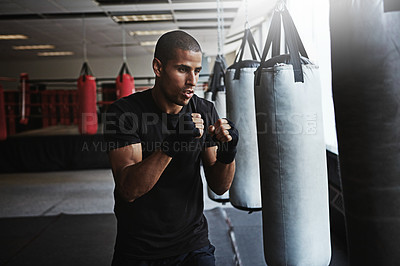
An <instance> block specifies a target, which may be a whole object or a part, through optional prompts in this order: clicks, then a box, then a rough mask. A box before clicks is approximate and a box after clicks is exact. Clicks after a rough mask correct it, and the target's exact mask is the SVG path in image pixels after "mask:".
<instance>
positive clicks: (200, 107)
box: [192, 94, 214, 111]
mask: <svg viewBox="0 0 400 266" xmlns="http://www.w3.org/2000/svg"><path fill="white" fill-rule="evenodd" d="M192 100H193V103H194V105H195V106H196V109H197V111H211V110H212V109H213V108H214V104H213V103H212V102H210V101H208V100H206V99H203V98H200V97H199V96H197V95H196V94H194V95H193V97H192Z"/></svg>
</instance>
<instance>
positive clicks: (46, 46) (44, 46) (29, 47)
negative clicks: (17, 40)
mask: <svg viewBox="0 0 400 266" xmlns="http://www.w3.org/2000/svg"><path fill="white" fill-rule="evenodd" d="M54 48H56V47H55V46H54V45H50V44H40V45H19V46H13V49H14V50H43V49H54Z"/></svg>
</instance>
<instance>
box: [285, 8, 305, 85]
mask: <svg viewBox="0 0 400 266" xmlns="http://www.w3.org/2000/svg"><path fill="white" fill-rule="evenodd" d="M282 20H283V27H284V29H285V42H286V46H287V47H288V49H289V54H290V61H289V62H290V63H291V64H292V65H293V72H294V81H295V82H304V77H303V69H302V67H301V61H300V53H299V52H300V51H299V44H298V38H297V36H298V33H297V30H296V27H295V26H294V23H293V21H292V18H291V17H290V15H289V12H287V10H286V9H285V10H284V11H283V12H282Z"/></svg>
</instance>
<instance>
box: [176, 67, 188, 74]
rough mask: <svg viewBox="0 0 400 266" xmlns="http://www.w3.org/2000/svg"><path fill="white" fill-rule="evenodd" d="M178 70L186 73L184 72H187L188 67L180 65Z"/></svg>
mask: <svg viewBox="0 0 400 266" xmlns="http://www.w3.org/2000/svg"><path fill="white" fill-rule="evenodd" d="M178 71H179V72H182V73H184V72H186V68H184V67H180V68H178Z"/></svg>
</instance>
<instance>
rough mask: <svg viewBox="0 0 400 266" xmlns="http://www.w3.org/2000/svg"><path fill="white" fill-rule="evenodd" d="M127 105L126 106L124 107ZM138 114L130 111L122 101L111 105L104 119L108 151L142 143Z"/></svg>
mask: <svg viewBox="0 0 400 266" xmlns="http://www.w3.org/2000/svg"><path fill="white" fill-rule="evenodd" d="M124 105H125V106H124ZM138 125H139V121H138V115H137V113H135V112H133V111H130V110H129V108H127V105H126V104H124V102H122V101H117V102H114V103H113V104H112V105H110V107H109V109H108V111H107V113H106V114H105V119H104V128H103V130H104V131H103V132H104V133H103V134H104V141H105V142H106V144H107V150H108V151H110V150H114V149H117V148H121V147H124V146H128V145H130V144H135V143H140V141H141V140H140V137H139V126H138Z"/></svg>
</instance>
